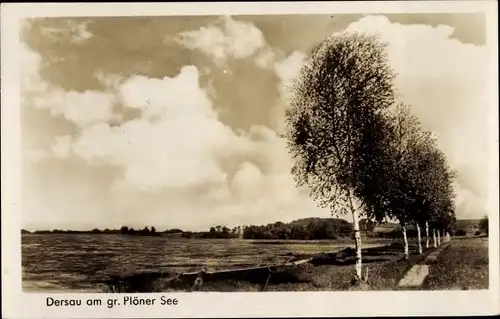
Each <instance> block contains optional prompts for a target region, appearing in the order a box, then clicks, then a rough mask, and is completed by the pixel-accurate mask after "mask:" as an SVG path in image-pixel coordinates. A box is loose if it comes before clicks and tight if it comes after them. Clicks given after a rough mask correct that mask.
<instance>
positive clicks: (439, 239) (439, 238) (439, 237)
mask: <svg viewBox="0 0 500 319" xmlns="http://www.w3.org/2000/svg"><path fill="white" fill-rule="evenodd" d="M437 233H438V235H437V236H438V246H441V231H440V230H439V229H438V231H437Z"/></svg>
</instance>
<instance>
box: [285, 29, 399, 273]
mask: <svg viewBox="0 0 500 319" xmlns="http://www.w3.org/2000/svg"><path fill="white" fill-rule="evenodd" d="M385 48H386V44H384V43H381V42H380V41H379V39H378V38H377V37H376V36H372V35H368V34H361V33H343V34H340V35H334V36H331V37H328V38H326V39H325V40H324V41H323V42H322V43H321V44H320V45H318V46H317V47H316V48H315V49H314V50H313V52H312V54H311V56H310V58H309V59H308V61H306V63H305V65H304V67H303V68H302V69H301V72H300V74H299V76H298V77H297V78H296V79H295V83H294V85H293V86H292V92H291V93H292V98H291V101H290V107H289V109H288V110H287V111H286V137H287V141H288V149H289V151H290V153H291V155H292V157H293V160H294V166H293V168H292V173H293V174H294V176H295V179H296V182H297V185H298V186H299V187H301V186H307V187H308V188H309V190H310V195H311V197H312V198H313V200H315V201H316V202H317V203H318V204H319V205H320V206H321V207H326V208H329V209H330V210H331V211H332V214H334V215H338V214H345V213H350V214H351V215H352V219H353V232H354V239H355V244H356V263H355V274H354V278H355V280H361V279H362V256H361V244H362V243H361V236H360V228H359V221H360V214H361V213H363V212H368V211H370V212H372V213H375V214H384V212H383V211H380V210H378V211H375V210H368V209H367V205H365V204H366V202H367V200H366V198H364V197H363V194H368V193H373V194H377V193H379V192H377V191H373V192H372V191H370V190H371V189H373V188H377V187H380V185H379V184H380V182H381V179H380V178H379V176H377V167H378V166H380V165H379V163H378V162H377V159H378V158H379V157H377V156H374V154H377V152H379V151H380V149H382V147H380V143H379V142H380V141H381V140H382V139H383V136H384V132H383V129H384V125H385V122H384V121H383V119H382V116H381V113H382V111H383V110H384V109H386V108H388V107H389V106H390V105H392V104H393V102H394V91H393V80H394V72H393V70H392V69H391V67H390V66H389V64H388V59H387V54H386V52H385ZM369 159H371V160H369ZM361 190H363V191H361Z"/></svg>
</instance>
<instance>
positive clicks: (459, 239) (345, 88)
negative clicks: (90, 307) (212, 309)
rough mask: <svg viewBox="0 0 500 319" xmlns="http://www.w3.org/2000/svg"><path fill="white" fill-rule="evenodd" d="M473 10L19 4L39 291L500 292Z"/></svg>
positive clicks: (27, 260)
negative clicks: (135, 10)
mask: <svg viewBox="0 0 500 319" xmlns="http://www.w3.org/2000/svg"><path fill="white" fill-rule="evenodd" d="M379 9H382V7H381V6H379ZM472 12H474V11H470V12H453V11H450V12H449V13H443V12H440V13H434V12H423V13H418V12H408V13H393V12H391V11H388V12H387V13H384V11H383V10H381V11H379V12H377V13H364V11H362V10H360V11H359V13H343V12H341V13H338V14H337V13H335V12H334V11H332V12H330V11H323V12H321V11H318V12H317V13H316V14H309V13H307V14H304V13H302V14H299V13H300V12H297V13H295V14H288V13H287V14H269V13H265V12H263V13H262V14H224V13H221V14H218V15H217V14H192V15H185V14H183V15H181V14H179V15H175V14H171V13H170V14H169V15H150V16H148V15H130V16H112V15H109V16H101V15H95V16H73V15H68V16H45V17H39V16H37V17H25V18H23V19H21V20H19V34H18V38H19V48H18V50H17V51H16V52H17V54H16V59H17V60H18V61H19V63H18V66H19V67H18V68H19V71H18V72H19V76H18V80H19V84H18V86H19V100H18V101H19V105H18V106H13V105H10V107H12V108H13V109H14V110H15V111H14V112H18V113H19V115H18V116H19V133H18V134H19V145H17V148H19V150H20V155H19V156H20V157H19V163H18V165H19V166H20V179H19V181H18V183H19V189H20V203H18V204H19V205H18V207H17V209H19V213H18V215H19V216H18V218H19V220H20V228H15V229H11V231H12V232H14V230H15V231H16V233H17V234H18V235H16V236H20V244H21V247H18V248H16V249H20V264H21V265H20V266H21V268H20V271H21V286H22V287H21V289H22V292H23V293H27V294H37V293H44V294H49V295H50V296H51V297H50V298H52V299H50V298H47V304H46V306H47V307H49V306H51V305H52V304H56V305H57V303H58V302H60V301H58V300H57V299H58V298H59V297H57V295H54V294H55V293H72V294H73V293H77V294H79V293H84V294H91V293H94V294H96V293H112V294H117V293H127V294H133V293H181V292H182V293H189V292H222V293H233V292H318V291H323V292H328V291H329V292H335V291H337V292H354V291H358V292H359V291H400V292H402V293H403V292H405V291H464V290H473V291H478V290H488V289H489V288H490V282H491V280H492V278H497V276H498V274H491V272H490V269H491V268H490V263H491V258H492V257H491V256H492V255H491V253H494V254H498V252H492V251H491V250H490V249H489V247H491V246H490V242H491V240H493V241H498V238H497V235H498V230H497V229H498V228H496V225H494V227H495V230H496V231H495V233H494V237H492V238H490V237H491V234H490V232H489V219H490V218H493V222H494V223H495V222H497V221H498V198H497V197H498V189H495V188H492V185H493V186H495V185H497V184H496V183H497V180H498V172H497V168H498V162H497V161H496V158H497V157H496V156H498V154H497V153H498V148H497V147H498V146H497V145H495V144H493V145H492V143H491V141H492V140H493V141H496V143H498V139H497V138H496V137H495V136H497V134H498V131H497V129H498V128H497V127H493V126H492V125H491V123H492V122H491V121H492V119H493V118H497V117H498V114H497V112H498V109H497V108H496V107H497V106H495V105H492V103H491V101H492V99H491V97H492V95H494V94H495V92H496V90H497V83H494V82H492V78H493V77H492V75H493V73H492V72H496V71H497V66H496V65H494V64H492V62H491V61H492V51H491V45H492V43H488V41H489V40H488V39H491V37H488V34H489V33H488V32H490V33H491V32H492V30H491V29H488V27H487V26H488V23H487V15H486V14H485V13H481V12H474V13H472ZM2 27H3V26H2ZM2 31H3V30H2ZM494 32H497V31H494ZM2 35H3V32H2ZM3 65H4V61H3V58H2V68H3ZM2 77H3V75H2ZM4 88H5V86H4V83H2V90H4ZM2 104H4V103H3V101H2ZM2 109H3V108H2ZM2 116H3V110H2ZM2 122H3V121H2ZM2 125H3V123H2ZM3 135H4V133H3V130H2V142H3V140H4V137H3ZM2 151H4V148H2ZM6 151H7V152H8V150H6ZM3 153H4V152H2V158H3V155H4V154H3ZM2 162H3V159H2ZM4 169H7V168H4V164H2V175H3V174H4V172H3V171H4ZM492 178H493V179H494V180H495V181H494V182H493V183H492V181H491V179H492ZM2 192H3V190H2ZM2 197H4V195H3V194H2ZM2 202H4V200H2ZM2 205H3V204H2ZM5 216H6V215H5V214H4V208H2V222H3V223H4V222H5V220H4V218H6V217H5ZM11 228H12V227H11ZM4 244H5V238H4V239H3V244H2V245H4ZM494 258H497V257H494ZM495 260H496V261H497V260H498V259H495ZM14 270H15V269H14ZM492 276H493V277H492ZM49 295H47V296H49ZM54 296H56V297H54ZM135 296H141V295H135ZM61 298H62V297H61ZM127 298H128V297H127ZM140 298H142V297H140ZM162 298H163V297H162ZM49 299H50V300H52V301H50V300H49ZM125 299H126V298H125ZM43 302H44V304H45V299H44V301H43ZM51 302H52V304H51V305H49V303H51ZM125 304H126V301H125Z"/></svg>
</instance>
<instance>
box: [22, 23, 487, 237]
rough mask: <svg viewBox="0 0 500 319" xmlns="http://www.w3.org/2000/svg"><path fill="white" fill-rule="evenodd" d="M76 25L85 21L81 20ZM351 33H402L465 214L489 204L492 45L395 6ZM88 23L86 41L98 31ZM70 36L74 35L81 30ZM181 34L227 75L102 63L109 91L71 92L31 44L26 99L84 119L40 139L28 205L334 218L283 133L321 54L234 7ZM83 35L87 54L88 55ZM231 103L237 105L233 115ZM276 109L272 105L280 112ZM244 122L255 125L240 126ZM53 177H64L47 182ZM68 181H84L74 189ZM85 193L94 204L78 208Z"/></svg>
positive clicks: (400, 65) (108, 215) (104, 217)
mask: <svg viewBox="0 0 500 319" xmlns="http://www.w3.org/2000/svg"><path fill="white" fill-rule="evenodd" d="M58 27H60V26H58ZM79 28H80V29H79ZM66 29H68V28H66ZM66 29H65V30H66ZM73 30H76V31H78V30H84V27H78V26H76V25H74V28H73ZM348 30H359V31H368V32H373V31H378V32H379V33H380V35H381V37H382V38H383V39H385V40H387V41H388V42H389V43H390V45H389V55H390V59H391V63H392V65H393V66H394V68H395V69H396V71H398V73H399V76H398V78H397V85H398V89H399V93H400V95H401V99H402V100H403V101H405V102H407V103H410V104H412V105H413V108H414V110H415V112H416V114H417V115H418V116H419V117H420V118H421V120H422V122H423V124H424V125H425V126H426V128H428V129H430V130H433V131H435V132H436V133H437V134H439V142H440V143H441V145H442V148H443V150H445V152H446V153H447V154H448V156H449V157H450V160H451V162H452V164H453V166H454V168H457V169H458V171H459V179H458V181H457V182H458V186H457V192H458V193H459V200H458V206H459V216H460V217H464V216H467V214H468V213H470V212H472V213H470V214H471V216H472V214H474V213H475V212H476V211H479V210H481V209H482V203H484V201H486V200H488V199H487V198H485V190H486V188H485V187H486V186H485V185H486V184H487V183H485V182H484V180H485V178H487V177H488V175H487V173H488V172H487V171H486V170H485V169H486V165H485V162H484V158H485V156H487V155H488V154H487V153H486V147H485V144H484V140H485V137H484V135H483V134H485V132H484V129H485V128H486V123H484V122H482V121H483V120H484V118H486V116H485V115H484V114H485V112H486V109H485V108H486V107H487V105H486V102H487V101H486V99H485V96H486V94H485V92H487V90H488V89H489V87H488V85H489V84H488V83H487V82H486V80H482V79H487V78H488V74H487V71H488V70H487V69H486V64H485V63H486V61H487V57H486V56H485V49H484V48H483V47H477V46H472V45H465V44H462V43H461V42H459V41H457V40H453V39H451V38H450V32H451V31H452V30H451V29H450V28H449V27H446V26H439V27H435V28H433V27H429V26H419V25H406V26H404V25H399V24H395V23H390V22H389V21H388V20H387V19H386V18H384V17H366V18H363V19H361V20H359V21H357V22H355V23H352V24H351V25H349V27H348ZM76 31H75V32H76ZM65 32H66V31H65ZM72 32H73V31H72ZM78 32H79V31H78ZM78 32H76V33H78ZM81 33H83V36H81V37H80V38H82V39H83V38H85V37H87V38H88V36H89V35H85V32H81ZM53 34H56V35H58V34H59V35H58V36H60V35H61V34H62V33H58V32H55V33H53ZM68 34H69V33H65V36H64V37H62V38H61V40H64V41H74V39H71V38H70V37H69V36H68ZM176 41H178V42H179V43H181V44H182V45H183V46H185V47H187V48H190V49H192V50H195V51H199V52H201V53H203V54H205V55H206V56H208V57H210V58H211V59H212V60H213V61H214V62H215V65H216V66H218V67H221V68H223V69H224V70H226V72H220V70H219V71H218V70H215V69H214V68H213V66H214V65H213V64H204V65H203V64H202V65H196V66H193V65H185V66H184V67H183V68H181V69H180V71H179V72H178V74H176V75H173V76H170V77H152V76H148V75H147V74H145V73H143V74H136V75H132V76H128V75H127V76H125V75H121V74H106V73H102V72H101V73H96V74H95V77H96V78H97V79H98V80H99V81H100V82H101V83H102V84H103V87H104V89H102V90H101V91H97V90H87V91H79V92H77V91H66V90H63V89H62V88H60V87H57V86H55V85H53V84H51V83H49V82H47V81H45V80H44V78H42V76H41V69H42V67H44V66H46V65H47V63H50V61H49V59H48V58H47V57H45V56H44V57H42V56H40V55H39V54H38V53H36V52H34V51H32V50H30V49H29V48H28V47H27V46H23V50H22V51H21V54H22V60H23V63H22V65H21V66H22V81H23V82H22V86H23V107H31V108H34V109H37V110H46V111H49V112H48V113H50V114H51V115H52V116H53V117H54V118H59V119H61V118H62V119H65V120H66V121H68V122H70V123H72V124H73V125H74V126H75V130H74V131H72V132H61V131H54V134H53V143H52V144H51V145H50V146H49V147H48V148H46V149H29V150H26V152H25V156H26V157H27V158H29V159H30V160H29V161H30V163H31V164H32V165H31V169H30V171H29V174H31V173H33V174H34V175H33V176H35V175H37V174H38V175H37V176H38V178H39V185H38V184H37V183H35V182H30V183H29V184H30V185H31V186H30V187H32V188H33V189H31V190H30V191H31V192H32V193H31V195H30V196H31V197H27V198H31V200H30V201H29V203H28V205H26V207H28V210H33V211H36V208H37V207H41V208H40V209H41V210H43V212H44V213H43V214H42V215H43V216H46V218H49V219H50V220H52V221H53V222H59V221H61V223H64V221H71V222H74V224H72V225H83V222H86V223H87V224H85V225H91V224H92V223H100V222H103V223H105V224H106V225H105V226H104V227H117V226H118V225H119V224H127V225H129V226H133V227H144V226H145V225H157V226H158V228H160V227H179V228H190V229H206V227H209V226H210V225H215V224H226V225H228V226H231V225H232V226H235V225H241V224H260V223H267V222H275V221H276V220H284V221H288V220H293V219H296V218H301V217H307V216H320V217H328V216H329V215H330V213H329V211H328V210H326V209H319V208H317V207H316V205H315V203H313V202H312V200H311V199H310V198H309V196H308V194H307V190H304V189H298V188H296V187H295V182H294V180H293V177H292V175H291V174H290V168H291V166H292V162H291V158H290V156H289V154H288V152H287V149H286V145H285V140H284V139H283V138H281V137H280V132H281V130H282V126H283V120H284V110H285V109H286V107H287V98H288V95H287V94H288V93H287V90H286V88H287V86H288V85H289V84H290V83H291V82H290V81H291V79H293V77H294V76H296V75H297V74H298V72H299V70H300V68H301V66H302V64H303V63H304V61H305V59H306V58H307V56H306V55H305V54H304V53H302V52H300V51H295V52H293V53H292V54H290V55H288V56H285V57H281V56H279V55H276V54H274V53H273V51H272V50H271V48H270V46H269V45H268V44H267V43H266V40H265V37H264V34H263V33H262V32H261V31H260V30H259V29H258V28H256V27H255V26H254V25H252V24H251V23H248V22H241V21H237V20H235V19H232V18H230V17H226V18H223V19H220V20H218V21H216V22H215V23H212V24H210V25H208V26H206V27H202V28H200V29H198V30H188V31H185V32H181V33H180V35H179V36H178V37H177V38H176ZM72 43H74V44H75V49H74V50H75V51H74V52H73V54H75V57H76V58H78V55H79V54H85V52H84V51H82V52H80V51H79V50H80V49H81V48H82V46H79V45H76V44H77V43H75V42H72ZM79 43H81V42H79ZM233 60H238V61H239V62H238V61H233ZM240 62H241V63H240ZM128 63H130V61H128V60H127V65H126V66H124V67H129V65H128ZM138 63H139V64H140V63H143V62H142V61H139V62H138ZM63 66H64V63H63V64H60V65H58V66H57V67H58V68H59V67H63ZM256 68H257V70H258V72H257V71H255V70H256ZM61 72H64V70H62V71H61ZM128 74H129V73H128ZM236 82H237V85H236V84H234V83H236ZM254 83H257V84H256V85H253V84H254ZM231 84H232V85H233V86H231ZM276 86H278V87H277V88H276ZM269 87H272V90H269ZM224 90H225V91H224ZM260 93H262V96H257V95H258V94H260ZM221 96H222V97H225V99H224V98H221ZM275 101H276V102H275ZM222 104H223V105H222ZM128 112H130V113H131V114H133V116H127V115H125V114H129V113H128ZM223 112H226V113H227V112H232V113H231V115H233V114H236V113H237V114H236V115H237V116H234V117H232V116H226V117H223ZM122 113H123V114H122ZM262 114H265V115H262ZM226 115H227V114H226ZM262 116H270V117H271V120H270V121H269V123H268V122H266V123H264V122H265V121H262ZM242 117H244V119H243V120H244V121H243V120H242V119H241V118H242ZM237 121H240V122H245V124H248V125H244V126H243V125H241V126H238V125H234V123H235V122H237ZM232 125H233V126H232ZM231 127H233V128H231ZM240 127H243V130H242V131H236V128H240ZM54 158H56V159H57V160H56V161H53V162H51V160H54ZM42 159H43V161H42ZM42 162H43V165H40V163H42ZM51 163H52V164H51ZM63 166H64V167H63ZM66 166H68V167H66ZM49 167H50V169H49ZM80 171H81V173H78V172H80ZM41 172H43V174H42V173H41ZM30 176H32V175H30ZM48 176H50V178H49V177H48ZM47 179H49V180H50V187H44V183H43V181H44V180H47ZM68 180H71V181H72V184H71V185H74V187H71V188H70V189H67V190H66V187H67V184H68ZM40 181H41V182H40ZM36 185H38V186H37V187H38V188H37V189H35V186H36ZM46 190H47V192H48V193H47V192H46ZM60 194H63V196H64V198H58V197H61V195H60ZM58 201H59V203H56V202H58ZM77 201H78V202H79V204H80V207H78V209H77V210H75V211H74V212H72V213H71V214H69V213H68V210H69V209H71V207H72V206H74V203H75V202H77ZM27 214H28V215H27V216H28V217H27V218H28V219H29V220H31V221H39V222H42V221H41V218H39V217H37V216H34V215H33V213H31V212H28V213H27ZM69 215H71V216H69ZM476 216H477V215H476ZM346 217H347V218H350V217H349V216H346ZM44 218H45V217H44ZM95 226H97V227H102V225H97V224H96V225H95ZM50 227H52V226H50ZM78 227H79V226H78ZM82 227H83V226H82ZM92 227H94V226H92Z"/></svg>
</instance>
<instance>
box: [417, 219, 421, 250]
mask: <svg viewBox="0 0 500 319" xmlns="http://www.w3.org/2000/svg"><path fill="white" fill-rule="evenodd" d="M417 237H418V254H419V255H422V236H421V234H420V225H419V224H418V223H417Z"/></svg>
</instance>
